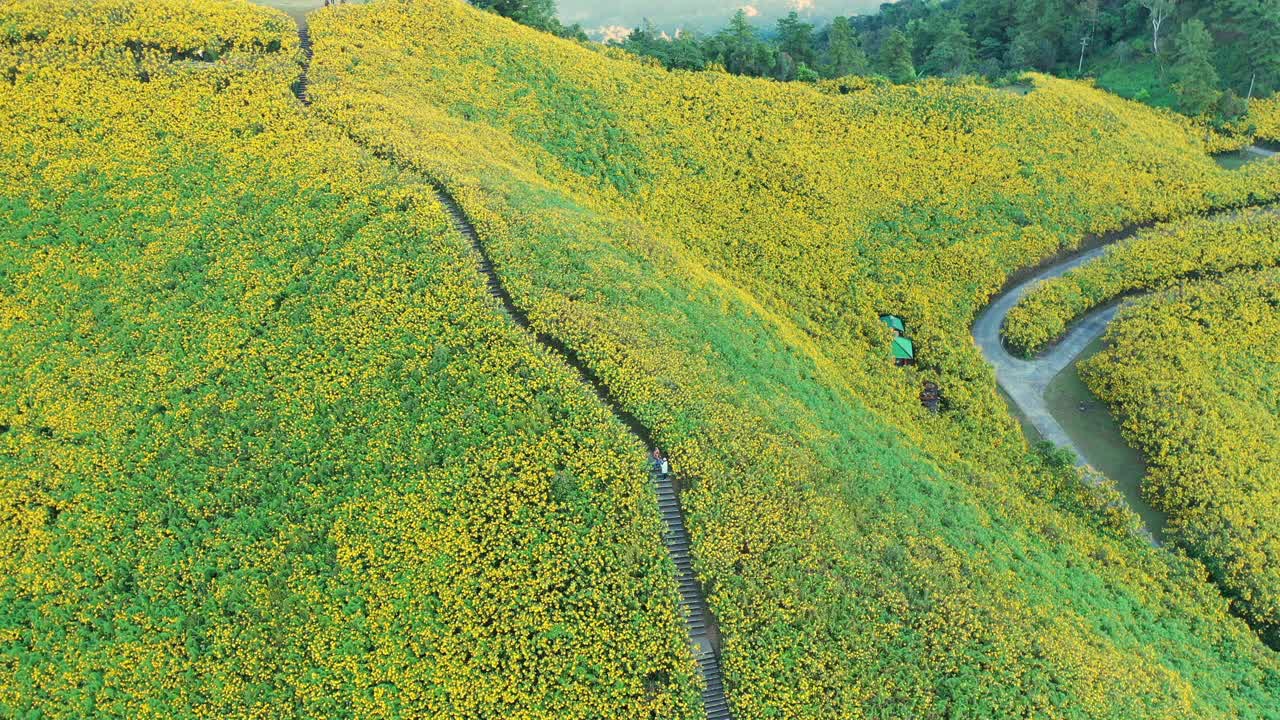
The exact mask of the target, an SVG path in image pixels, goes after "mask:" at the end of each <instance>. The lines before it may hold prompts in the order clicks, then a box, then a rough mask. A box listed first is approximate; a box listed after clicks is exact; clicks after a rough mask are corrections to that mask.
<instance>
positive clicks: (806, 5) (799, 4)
mask: <svg viewBox="0 0 1280 720" xmlns="http://www.w3.org/2000/svg"><path fill="white" fill-rule="evenodd" d="M813 2H814V0H791V2H790V3H788V4H789V5H790V6H791V9H792V10H795V11H796V12H807V11H809V10H812V9H813Z"/></svg>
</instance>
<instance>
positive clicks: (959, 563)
mask: <svg viewBox="0 0 1280 720" xmlns="http://www.w3.org/2000/svg"><path fill="white" fill-rule="evenodd" d="M313 32H314V36H315V37H316V39H317V45H316V51H317V56H316V65H315V66H314V68H313V78H314V80H315V81H316V83H317V85H316V98H317V106H316V107H317V110H318V111H319V112H320V113H322V114H323V115H325V116H327V117H329V118H331V119H332V120H333V121H334V122H336V123H337V124H338V125H339V126H341V127H344V128H346V129H347V130H348V131H349V132H351V133H352V134H353V135H354V136H356V137H357V138H358V139H360V141H361V142H363V143H366V144H368V145H370V146H373V147H376V148H377V149H379V150H380V151H383V152H387V153H391V154H392V155H394V156H395V157H396V158H397V159H398V160H400V161H401V162H404V163H408V164H412V165H415V166H417V167H418V168H420V169H422V170H425V171H428V172H430V173H432V174H434V175H436V176H437V177H439V178H440V179H442V180H443V181H444V182H446V183H447V184H449V185H450V186H451V187H452V188H453V189H454V190H455V192H456V193H457V194H458V195H459V197H460V199H461V200H462V201H463V203H464V205H465V206H466V207H467V208H468V210H469V212H471V214H472V215H473V217H474V218H475V219H476V220H477V222H478V224H479V226H480V229H481V231H482V233H483V234H484V235H485V238H486V240H487V242H488V243H489V244H490V246H491V248H492V251H493V253H494V255H495V256H496V257H497V259H498V261H499V265H500V269H501V272H502V273H503V275H504V278H505V279H506V280H507V282H508V284H509V285H510V286H511V288H512V289H513V291H514V293H515V295H516V297H517V300H518V301H519V302H521V303H522V304H523V305H525V306H526V307H527V308H529V310H530V312H531V315H532V316H533V317H534V319H535V322H536V323H537V324H538V325H539V326H540V327H541V328H543V329H546V330H548V331H551V332H553V333H554V334H556V335H557V336H560V337H562V338H564V339H566V340H567V341H568V342H569V343H570V344H571V345H573V346H575V347H576V348H578V349H579V351H580V352H581V353H582V354H583V355H584V356H585V357H587V358H588V360H589V361H590V362H591V363H592V364H593V365H594V366H595V367H596V368H597V370H598V372H599V373H600V374H601V375H602V376H603V377H605V378H606V380H607V381H608V382H609V384H610V385H611V387H612V388H613V389H614V392H615V393H616V394H617V395H618V396H619V397H620V398H621V399H622V400H623V401H624V402H625V403H626V404H627V405H628V407H630V408H631V409H632V410H633V411H634V412H635V413H636V414H637V415H638V416H640V417H642V418H643V419H644V420H645V421H646V422H647V423H648V424H649V425H651V426H652V427H653V428H654V429H655V432H656V433H657V435H658V437H659V439H660V440H661V441H662V442H663V443H664V444H666V445H669V446H670V447H671V449H672V452H673V455H674V457H675V460H676V464H677V467H678V468H679V469H681V470H682V471H683V472H684V473H685V474H686V476H687V477H689V478H690V479H691V480H692V481H693V490H692V492H690V493H689V494H688V496H687V502H688V504H689V506H690V510H691V519H692V527H693V530H694V533H695V543H696V546H697V554H698V560H699V568H698V569H699V571H700V573H701V574H702V575H703V577H704V578H706V579H707V580H708V582H709V584H710V587H711V596H712V603H713V605H714V606H715V609H716V610H717V612H718V614H719V615H720V618H721V622H722V625H723V626H724V627H723V629H724V631H725V636H726V644H725V659H726V665H727V669H728V672H729V675H730V679H731V681H732V687H731V698H732V700H733V701H734V703H735V705H736V707H737V709H738V711H739V714H740V715H741V716H742V717H746V718H755V717H767V716H771V715H773V716H782V717H826V716H836V715H842V714H843V715H848V716H857V715H866V716H902V715H942V714H944V713H947V712H950V713H953V714H955V715H959V716H966V715H970V714H972V715H986V716H990V715H993V714H994V715H1011V714H1017V713H1022V712H1031V713H1039V714H1045V715H1059V716H1065V717H1086V716H1095V717H1122V716H1128V717H1159V716H1168V715H1202V716H1206V717H1209V716H1215V715H1219V714H1224V713H1238V714H1240V715H1243V716H1254V717H1258V716H1266V713H1267V712H1269V711H1270V710H1269V708H1272V707H1274V706H1275V700H1276V697H1275V693H1276V691H1277V690H1276V687H1275V683H1276V677H1277V675H1276V672H1277V665H1276V660H1275V658H1274V657H1273V656H1272V655H1270V654H1269V653H1268V652H1267V651H1266V650H1265V649H1263V648H1262V647H1261V646H1260V645H1259V644H1258V643H1257V642H1256V640H1255V639H1254V638H1253V637H1252V636H1251V635H1250V634H1249V633H1247V632H1246V631H1244V629H1243V627H1242V626H1241V625H1240V624H1239V623H1237V622H1235V621H1232V620H1229V619H1227V618H1226V617H1225V614H1224V607H1225V606H1224V604H1223V603H1222V602H1221V600H1219V599H1216V598H1215V597H1214V596H1213V593H1212V592H1211V590H1210V589H1209V588H1208V587H1207V586H1205V585H1204V584H1203V583H1202V577H1201V575H1200V574H1199V571H1197V570H1196V569H1194V568H1193V567H1191V566H1189V565H1187V564H1185V563H1182V562H1179V561H1175V560H1172V559H1170V558H1167V557H1165V556H1163V555H1160V554H1157V553H1153V552H1152V551H1150V550H1149V549H1147V548H1143V547H1142V546H1141V544H1140V543H1138V542H1135V541H1133V540H1132V539H1131V538H1128V537H1126V536H1124V535H1123V534H1119V535H1114V534H1112V533H1110V532H1109V531H1107V530H1105V529H1100V528H1099V527H1098V525H1099V523H1098V521H1097V520H1096V517H1097V514H1096V513H1089V512H1079V508H1080V507H1081V506H1085V505H1089V504H1090V503H1091V502H1093V499H1092V498H1090V497H1089V496H1087V495H1085V494H1083V493H1081V492H1079V491H1078V490H1076V488H1075V486H1074V484H1073V483H1072V482H1071V480H1070V478H1063V477H1060V476H1054V475H1052V474H1051V473H1050V472H1048V471H1046V470H1043V469H1040V468H1037V467H1036V466H1035V465H1034V464H1032V463H1031V462H1029V460H1028V459H1027V457H1026V456H1025V449H1024V446H1023V445H1022V443H1021V441H1020V439H1019V438H1018V436H1017V434H1016V429H1015V428H1014V426H1013V424H1012V422H1011V421H1010V420H1009V419H1008V417H1007V414H1006V413H1005V412H1004V410H1003V407H1002V406H1001V405H1000V404H999V400H998V398H997V397H996V396H995V394H994V392H993V391H992V390H991V382H990V376H989V373H988V372H987V371H986V369H985V367H984V366H983V365H982V364H981V361H980V359H979V358H978V357H977V355H976V352H975V351H974V350H973V349H972V348H971V346H970V343H969V341H968V337H967V326H968V321H969V318H970V317H971V314H972V312H973V310H974V308H975V307H976V306H977V305H978V304H979V303H980V302H981V301H982V299H983V298H985V297H986V296H987V295H988V294H989V293H991V292H992V291H993V290H994V289H995V288H996V287H997V286H998V285H999V284H1000V282H1001V281H1002V279H1003V277H1004V275H1005V273H1006V272H1007V270H1008V269H1009V268H1012V267H1016V266H1019V265H1024V264H1027V263H1029V262H1031V261H1033V260H1035V259H1037V258H1038V257H1040V256H1043V255H1044V254H1046V253H1049V252H1052V251H1053V250H1055V249H1056V248H1057V247H1058V246H1059V245H1060V244H1066V243H1070V242H1073V241H1075V240H1076V239H1078V236H1079V235H1080V234H1082V233H1083V232H1085V231H1089V230H1093V231H1101V230H1106V229H1111V228H1114V227H1116V226H1118V225H1120V224H1123V223H1126V222H1134V221H1140V220H1145V219H1149V218H1152V217H1161V216H1167V215H1172V214H1176V213H1180V212H1185V211H1188V210H1192V209H1199V208H1203V207H1205V206H1207V205H1210V204H1218V203H1226V202H1234V201H1241V200H1244V199H1247V198H1248V197H1249V196H1250V194H1251V193H1252V194H1262V195H1265V194H1269V193H1271V192H1273V191H1274V189H1275V187H1276V186H1275V183H1274V178H1266V177H1262V176H1260V175H1258V174H1249V173H1245V174H1241V175H1236V176H1232V175H1229V174H1226V173H1223V172H1220V171H1218V170H1217V168H1215V167H1214V166H1213V164H1212V162H1211V161H1209V159H1208V158H1206V157H1204V155H1203V153H1201V152H1200V151H1199V144H1198V141H1197V140H1196V139H1195V138H1194V137H1193V136H1192V134H1191V132H1190V131H1189V129H1188V127H1187V126H1185V125H1183V124H1181V123H1179V122H1178V121H1177V120H1175V119H1172V118H1170V117H1168V116H1165V115H1157V114H1154V113H1151V112H1150V111H1147V110H1145V109H1142V108H1140V107H1137V106H1134V105H1131V104H1128V103H1123V102H1121V101H1117V100H1115V99H1113V98H1108V97H1106V96H1105V95H1104V94H1102V93H1098V92H1095V91H1090V90H1086V89H1083V88H1081V87H1079V86H1076V85H1072V84H1070V83H1064V82H1059V81H1052V80H1049V79H1043V78H1042V79H1039V80H1038V82H1039V83H1040V85H1041V87H1040V89H1039V90H1037V91H1036V92H1034V93H1032V94H1031V95H1029V96H1027V98H1025V99H1019V98H1014V97H1011V96H1006V95H1003V94H998V93H992V92H988V91H985V90H981V89H970V88H947V87H943V86H936V85H930V86H924V87H916V88H894V89H889V88H881V89H876V88H863V87H847V88H844V89H843V91H842V89H841V88H840V86H839V85H837V84H832V85H830V86H829V87H828V88H827V89H828V90H829V94H820V93H818V92H814V91H812V90H810V89H807V88H801V87H794V86H790V87H784V86H779V85H776V84H773V83H768V82H763V81H753V80H748V79H741V78H728V77H724V76H718V75H714V74H704V75H687V74H667V73H663V72H661V71H658V70H655V69H652V68H646V67H643V66H640V65H638V64H633V63H630V62H623V61H618V60H610V59H608V58H606V57H602V56H601V55H600V54H597V53H595V52H592V51H588V50H586V49H582V48H579V47H576V46H573V45H571V44H568V43H563V42H559V41H554V40H551V39H549V38H546V37H545V36H541V35H538V34H536V33H533V32H530V31H527V30H526V29H523V28H519V27H517V26H515V25H514V24H511V23H507V22H505V21H502V20H500V19H497V18H494V17H492V16H487V15H484V14H481V13H475V12H472V11H470V10H467V9H465V8H464V7H462V6H461V5H460V4H456V3H453V2H444V1H439V2H437V1H433V2H382V3H375V4H374V5H373V6H370V7H369V8H366V9H354V8H347V9H345V10H344V11H341V12H330V13H325V14H321V15H319V16H318V17H317V18H316V19H315V21H314V22H313ZM843 92H847V94H843ZM881 308H884V309H889V308H892V309H897V310H901V311H903V312H904V313H905V314H906V315H907V316H908V317H909V320H910V321H911V323H912V332H913V333H914V334H915V335H916V337H917V338H918V339H919V340H921V341H922V347H923V348H924V349H925V350H924V351H925V352H927V353H928V355H929V357H928V360H929V364H928V366H927V367H926V368H925V370H926V371H927V372H928V373H929V374H936V375H941V377H942V378H943V380H944V385H945V386H946V388H947V389H948V392H949V393H950V394H951V396H952V398H953V407H954V411H953V413H952V414H950V415H948V416H946V417H944V418H932V417H929V416H926V415H925V414H923V413H922V412H921V411H919V410H918V408H916V407H915V404H914V402H913V395H914V389H915V386H916V385H917V384H918V382H919V379H920V374H918V373H916V372H914V371H912V372H907V373H903V372H900V371H896V370H893V369H891V368H888V367H887V365H888V363H887V362H886V360H885V350H884V346H885V344H887V338H886V337H885V334H884V332H883V330H882V328H881V327H880V326H879V325H878V323H877V321H876V319H875V313H876V311H877V310H879V309H881ZM1064 509H1065V510H1064ZM997 678H998V680H997Z"/></svg>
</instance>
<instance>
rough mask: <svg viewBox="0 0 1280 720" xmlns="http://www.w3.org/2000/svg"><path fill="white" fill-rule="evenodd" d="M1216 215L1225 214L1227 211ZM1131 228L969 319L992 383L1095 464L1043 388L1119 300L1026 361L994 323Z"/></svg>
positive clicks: (1079, 460) (1103, 325) (1057, 440)
mask: <svg viewBox="0 0 1280 720" xmlns="http://www.w3.org/2000/svg"><path fill="white" fill-rule="evenodd" d="M1245 149H1246V150H1247V151H1248V152H1251V153H1253V154H1255V155H1261V156H1263V157H1268V158H1270V157H1273V156H1275V155H1277V153H1276V152H1275V151H1272V150H1267V149H1265V148H1261V147H1258V146H1257V145H1251V146H1249V147H1248V148H1245ZM1221 214H1222V215H1229V214H1231V213H1230V211H1228V212H1224V213H1221ZM1135 232H1137V231H1136V230H1131V231H1129V232H1125V233H1121V234H1119V235H1117V236H1116V237H1114V238H1112V239H1110V240H1109V242H1107V243H1106V244H1104V245H1102V246H1100V247H1096V248H1093V249H1091V250H1088V251H1085V252H1082V253H1078V254H1076V255H1074V256H1072V257H1069V258H1067V259H1065V260H1063V261H1062V262H1059V263H1057V264H1054V265H1051V266H1049V267H1048V268H1045V269H1044V270H1041V271H1040V272H1038V273H1036V274H1035V275H1033V276H1032V277H1030V278H1028V279H1027V280H1024V281H1023V282H1021V283H1018V284H1017V285H1015V286H1013V287H1011V288H1009V289H1008V290H1006V291H1004V292H1003V293H1001V294H1000V295H998V296H997V297H996V298H995V299H994V300H992V301H991V303H990V304H988V305H987V307H986V308H985V309H983V311H982V312H981V313H979V314H978V318H977V320H975V321H974V323H973V340H974V342H975V343H977V345H978V348H979V349H980V350H981V351H982V355H983V356H984V357H985V358H986V360H987V362H988V363H989V364H990V365H991V367H992V368H993V369H994V370H995V371H996V382H997V383H998V384H999V385H1000V387H1001V388H1002V389H1003V390H1004V391H1005V392H1006V393H1007V394H1008V395H1009V398H1010V399H1011V400H1012V402H1013V404H1014V406H1015V407H1016V408H1017V409H1018V410H1019V411H1020V412H1021V413H1022V414H1023V415H1024V416H1025V417H1026V418H1027V420H1028V421H1029V422H1030V423H1031V425H1032V427H1034V428H1035V429H1036V431H1037V432H1039V433H1040V435H1041V436H1042V437H1043V438H1044V439H1045V440H1048V441H1050V442H1052V443H1053V444H1055V445H1058V446H1060V447H1065V448H1068V449H1070V450H1071V451H1072V452H1073V453H1075V456H1076V464H1077V465H1095V466H1096V463H1094V462H1092V461H1091V460H1090V458H1089V457H1088V456H1087V455H1086V454H1085V452H1084V451H1083V450H1082V449H1081V448H1080V447H1079V446H1078V445H1077V444H1076V443H1075V442H1074V441H1073V440H1072V439H1071V437H1070V436H1069V435H1068V434H1067V431H1066V430H1065V429H1063V427H1062V425H1061V424H1060V423H1059V422H1058V420H1057V419H1056V418H1055V417H1054V416H1053V414H1052V413H1051V412H1050V411H1049V405H1048V403H1047V402H1046V401H1045V390H1047V389H1048V387H1049V383H1050V382H1051V381H1052V380H1053V378H1054V377H1055V376H1057V375H1058V373H1060V372H1062V371H1063V370H1064V369H1066V367H1067V366H1068V365H1070V364H1071V363H1072V362H1073V361H1074V360H1075V358H1076V356H1078V355H1079V354H1080V352H1081V351H1083V350H1084V349H1085V347H1087V346H1088V345H1089V344H1090V343H1092V342H1093V341H1094V340H1096V339H1097V338H1099V337H1100V336H1101V335H1102V333H1103V332H1105V331H1106V329H1107V325H1108V324H1109V323H1110V322H1111V320H1112V319H1113V318H1114V317H1115V315H1116V311H1117V310H1118V309H1119V304H1118V303H1109V304H1107V305H1104V306H1102V307H1100V308H1097V309H1095V310H1093V311H1091V312H1089V313H1086V314H1085V315H1083V316H1081V317H1080V318H1078V319H1077V320H1076V321H1075V322H1074V323H1073V324H1072V325H1071V329H1070V330H1069V331H1068V332H1067V334H1066V336H1064V337H1063V338H1062V339H1061V340H1059V341H1058V342H1057V343H1055V344H1053V345H1051V346H1049V347H1048V348H1046V349H1045V350H1044V351H1043V352H1042V353H1041V354H1040V355H1038V356H1037V357H1035V358H1033V359H1030V360H1025V359H1023V358H1020V357H1016V356H1014V355H1013V354H1011V353H1010V352H1009V351H1008V350H1007V349H1005V346H1004V342H1003V340H1002V338H1001V335H1000V328H1001V326H1002V325H1003V324H1004V318H1005V316H1006V315H1008V314H1009V311H1010V310H1012V309H1013V307H1014V306H1015V305H1017V304H1018V301H1019V300H1021V299H1022V297H1023V296H1024V295H1026V294H1027V292H1028V291H1029V290H1030V289H1031V288H1032V287H1034V286H1035V285H1036V283H1038V282H1040V281H1042V280H1047V279H1049V278H1055V277H1058V276H1060V275H1063V274H1065V273H1067V272H1069V271H1070V270H1072V269H1073V268H1077V267H1079V266H1081V265H1083V264H1085V263H1087V262H1089V261H1090V260H1093V259H1094V258H1096V257H1098V256H1100V255H1102V254H1103V253H1105V252H1106V250H1107V247H1109V246H1110V245H1112V244H1114V243H1116V242H1119V241H1121V240H1125V239H1127V238H1130V237H1132V236H1133V235H1134V233H1135Z"/></svg>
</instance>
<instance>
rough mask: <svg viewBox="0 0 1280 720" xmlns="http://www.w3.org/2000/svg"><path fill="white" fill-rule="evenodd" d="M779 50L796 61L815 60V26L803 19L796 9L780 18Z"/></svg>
mask: <svg viewBox="0 0 1280 720" xmlns="http://www.w3.org/2000/svg"><path fill="white" fill-rule="evenodd" d="M778 50H779V51H780V52H784V53H786V54H787V55H789V56H790V57H791V59H792V60H793V61H795V62H796V63H805V64H808V65H812V64H813V62H814V55H815V52H814V48H813V26H812V25H810V24H809V23H807V22H805V21H803V20H801V19H800V16H799V15H798V14H796V12H795V11H794V10H793V11H791V12H790V13H787V16H786V17H784V18H781V19H779V20H778Z"/></svg>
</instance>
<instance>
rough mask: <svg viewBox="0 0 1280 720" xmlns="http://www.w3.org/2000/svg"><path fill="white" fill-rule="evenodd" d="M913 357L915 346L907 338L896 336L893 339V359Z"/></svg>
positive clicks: (912, 358)
mask: <svg viewBox="0 0 1280 720" xmlns="http://www.w3.org/2000/svg"><path fill="white" fill-rule="evenodd" d="M915 357H916V346H915V344H914V343H912V342H911V340H910V339H909V338H904V337H896V338H894V339H893V359H894V360H914V359H915Z"/></svg>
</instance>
